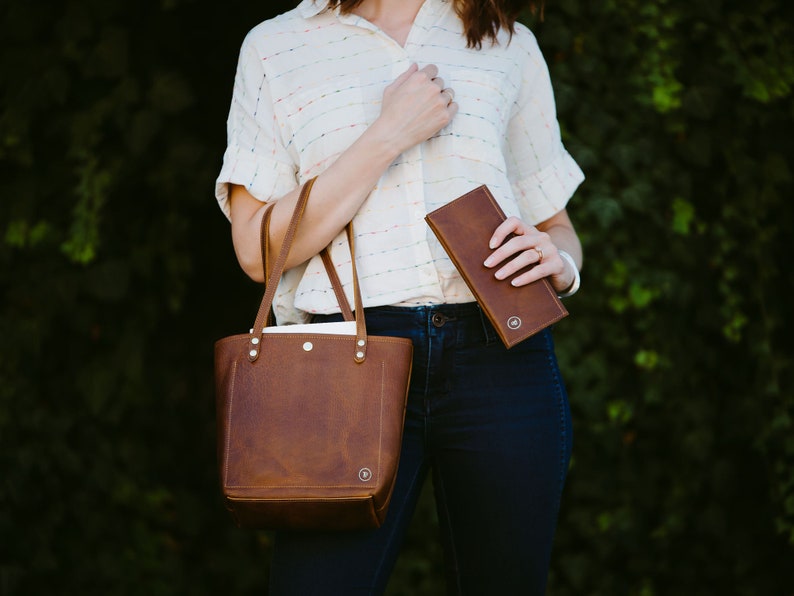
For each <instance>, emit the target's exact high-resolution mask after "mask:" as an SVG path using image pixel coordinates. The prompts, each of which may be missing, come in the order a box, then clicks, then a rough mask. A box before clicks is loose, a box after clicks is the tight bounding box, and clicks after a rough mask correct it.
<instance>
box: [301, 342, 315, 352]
mask: <svg viewBox="0 0 794 596" xmlns="http://www.w3.org/2000/svg"><path fill="white" fill-rule="evenodd" d="M313 347H314V344H312V342H310V341H307V342H306V343H305V344H303V349H304V350H305V351H306V352H311V351H312V348H313Z"/></svg>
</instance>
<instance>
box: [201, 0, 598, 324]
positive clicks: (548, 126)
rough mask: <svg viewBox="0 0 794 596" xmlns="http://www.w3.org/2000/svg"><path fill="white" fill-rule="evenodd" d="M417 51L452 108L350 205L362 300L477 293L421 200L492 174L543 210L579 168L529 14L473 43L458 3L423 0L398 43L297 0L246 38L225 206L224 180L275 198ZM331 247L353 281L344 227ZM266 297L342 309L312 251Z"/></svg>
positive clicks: (543, 214)
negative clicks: (451, 98) (527, 22)
mask: <svg viewBox="0 0 794 596" xmlns="http://www.w3.org/2000/svg"><path fill="white" fill-rule="evenodd" d="M414 62H415V63H417V64H418V65H419V66H420V67H422V66H424V65H426V64H429V63H432V64H435V65H436V66H438V69H439V76H440V77H441V78H443V80H444V82H445V85H446V86H448V87H451V88H452V89H453V90H454V92H455V101H456V102H457V104H458V106H459V110H458V113H457V114H456V115H455V117H454V118H453V120H452V122H451V123H450V125H449V126H447V127H446V128H444V129H442V130H441V131H439V132H438V133H437V134H436V135H435V136H433V137H432V138H431V139H429V140H427V141H426V142H424V143H422V144H420V145H418V146H415V147H413V148H411V149H409V150H408V151H406V152H404V153H402V154H401V155H400V156H399V157H398V158H397V159H396V160H395V161H394V162H393V163H392V165H391V166H390V167H389V168H388V169H387V171H386V172H385V173H384V174H383V176H382V177H381V179H380V181H379V182H378V184H377V186H376V187H375V188H374V189H373V190H372V192H371V193H370V195H369V197H368V198H367V199H366V201H365V202H364V204H363V205H362V206H361V208H360V210H359V211H358V213H357V214H356V216H355V218H354V219H353V229H354V232H355V236H356V243H357V244H356V252H357V254H356V263H357V265H358V272H359V278H360V281H361V290H362V295H363V300H364V306H380V305H389V304H391V305H403V306H407V305H408V306H409V305H423V304H437V303H455V302H471V301H473V300H474V298H473V296H472V295H471V293H470V292H469V290H468V288H467V287H466V285H465V283H464V282H463V281H462V280H461V278H460V276H459V275H458V273H457V271H456V270H455V267H454V266H453V264H452V263H451V261H450V260H449V259H448V258H447V256H446V254H445V253H444V250H443V248H442V247H441V246H440V244H439V243H438V242H437V241H436V239H435V237H434V236H433V233H432V232H431V231H430V229H429V228H428V226H427V224H426V223H425V221H424V216H425V215H426V214H427V213H428V212H429V211H432V210H433V209H436V208H437V207H440V206H441V205H444V204H445V203H447V202H449V201H451V200H452V199H454V198H455V197H457V196H459V195H461V194H463V193H465V192H467V191H469V190H471V189H472V188H474V187H476V186H479V185H480V184H487V185H488V187H489V189H490V190H491V192H492V193H493V194H494V196H495V198H496V199H497V201H498V202H499V203H500V205H501V207H502V209H503V210H504V211H505V213H506V214H507V215H508V216H509V215H517V216H519V217H521V218H522V219H523V220H524V221H526V222H527V223H530V224H537V223H539V222H542V221H544V220H546V219H548V218H549V217H551V216H553V215H554V214H555V213H557V212H559V211H560V210H562V209H563V208H564V207H565V206H566V204H567V202H568V200H569V198H570V197H571V195H572V194H573V192H574V191H575V189H576V188H577V187H578V186H579V184H581V182H582V181H583V180H584V175H583V173H582V171H581V169H580V168H579V167H578V165H577V164H576V163H575V162H574V160H573V159H572V158H571V157H570V155H569V154H568V153H567V151H566V150H565V148H564V147H563V145H562V142H561V140H560V130H559V126H558V124H557V120H556V110H555V105H554V97H553V92H552V88H551V82H550V80H549V73H548V68H547V66H546V63H545V61H544V59H543V56H542V54H541V52H540V49H539V48H538V45H537V42H536V40H535V37H534V36H533V35H532V33H531V32H530V31H529V30H528V29H527V28H526V27H524V26H523V25H521V24H518V23H517V24H516V32H515V35H514V36H513V38H512V40H511V41H510V42H509V43H508V36H507V35H506V34H504V33H503V34H500V37H499V44H498V45H492V44H491V43H490V41H489V40H487V39H486V40H484V41H483V47H482V49H481V50H476V49H470V48H467V47H466V38H465V35H464V34H463V30H462V26H461V22H460V20H459V18H458V17H457V15H456V14H455V12H454V10H453V7H452V3H451V2H449V1H447V0H425V3H424V5H423V6H422V8H421V10H420V11H419V14H418V15H417V17H416V20H415V22H414V24H413V27H412V29H411V31H410V34H409V35H408V39H407V41H406V43H405V46H404V47H401V46H400V45H399V44H398V43H397V42H395V41H394V40H393V39H392V38H391V37H389V36H388V35H386V34H385V33H384V32H382V31H381V30H380V29H378V28H377V27H376V26H375V25H373V24H372V23H370V22H369V21H367V20H365V19H363V18H361V17H359V16H356V15H341V14H339V11H338V9H336V10H332V9H329V8H328V6H327V0H303V2H301V4H300V5H299V6H298V7H296V8H295V9H293V10H291V11H289V12H287V13H285V14H283V15H280V16H278V17H276V18H274V19H271V20H268V21H265V22H263V23H261V24H260V25H258V26H257V27H255V28H254V29H253V30H251V32H250V33H249V34H248V35H247V37H246V38H245V41H244V42H243V46H242V49H241V52H240V58H239V63H238V67H237V73H236V77H235V82H234V91H233V96H232V104H231V109H230V112H229V119H228V146H227V148H226V152H225V154H224V157H223V166H222V169H221V172H220V174H219V176H218V179H217V184H216V190H215V192H216V197H217V199H218V202H219V204H220V206H221V208H222V209H223V211H224V213H226V215H227V217H228V215H229V207H228V201H227V199H228V192H229V183H232V184H239V185H242V186H244V187H245V188H247V189H248V191H249V192H250V193H251V194H252V195H253V196H254V197H256V198H257V199H259V200H261V201H270V200H274V199H277V198H279V197H281V196H283V195H285V194H287V193H288V192H289V191H290V190H292V189H293V188H295V187H296V186H297V185H298V184H300V183H302V182H304V181H305V180H307V179H308V178H310V177H312V176H316V175H318V174H320V173H321V172H322V171H323V170H325V168H327V167H328V165H329V164H331V163H332V162H333V161H334V159H335V158H336V157H337V156H338V155H339V154H340V153H341V152H342V151H344V150H345V149H346V148H347V147H349V146H350V145H351V144H352V143H353V142H354V141H355V140H356V139H357V138H358V136H359V135H361V133H362V132H363V131H364V130H365V129H366V128H367V127H368V126H369V125H370V124H372V122H373V121H374V120H375V119H376V118H377V117H378V115H379V113H380V104H381V98H382V95H383V90H384V88H385V87H386V86H387V85H388V84H390V83H391V82H392V81H393V80H394V79H396V78H397V77H398V76H399V75H400V74H401V73H402V72H404V71H405V70H406V69H407V68H408V67H409V66H410V64H412V63H414ZM310 200H311V199H310ZM485 240H486V241H487V239H485ZM331 254H332V257H333V260H334V263H335V264H336V266H337V268H338V271H339V275H340V277H341V279H342V281H343V283H344V285H345V289H346V291H348V295H350V293H351V292H350V278H351V275H350V256H349V252H348V249H347V243H346V241H345V240H344V233H342V234H340V235H339V237H338V238H337V239H335V240H334V241H333V243H332V249H331ZM274 310H275V313H276V317H277V319H278V322H279V324H286V323H296V322H304V321H305V320H306V318H307V316H308V314H310V313H323V314H327V313H331V312H338V311H339V308H338V305H337V301H336V298H335V296H334V293H333V291H332V290H331V287H330V283H329V281H328V278H327V276H326V274H325V272H324V269H323V266H322V262H321V260H320V258H319V257H314V258H312V259H310V260H309V261H308V262H307V263H305V264H303V265H301V266H298V267H295V268H294V269H291V270H290V271H288V272H286V273H285V275H284V277H283V278H282V280H281V283H280V284H279V290H278V292H277V295H276V299H275V302H274Z"/></svg>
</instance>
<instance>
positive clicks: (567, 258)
mask: <svg viewBox="0 0 794 596" xmlns="http://www.w3.org/2000/svg"><path fill="white" fill-rule="evenodd" d="M557 253H558V254H559V255H560V258H561V259H562V260H563V262H565V263H568V265H570V266H571V269H572V270H573V281H572V282H571V284H570V285H569V286H568V287H567V288H566V289H564V290H563V291H562V292H557V296H559V297H560V298H567V297H568V296H573V295H574V294H576V292H578V291H579V286H580V285H581V282H582V279H581V276H580V275H579V268H578V267H577V266H576V262H575V261H574V260H573V257H572V256H571V255H569V254H568V253H567V252H565V251H564V250H558V251H557Z"/></svg>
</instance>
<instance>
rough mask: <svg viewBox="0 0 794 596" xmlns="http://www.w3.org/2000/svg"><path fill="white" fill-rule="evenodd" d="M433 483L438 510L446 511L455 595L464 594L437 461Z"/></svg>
mask: <svg viewBox="0 0 794 596" xmlns="http://www.w3.org/2000/svg"><path fill="white" fill-rule="evenodd" d="M432 467H433V470H434V472H435V473H434V474H433V482H434V483H436V508H437V509H443V511H444V518H445V522H446V523H445V524H444V525H445V526H446V528H447V531H448V532H449V551H450V552H449V553H447V555H448V556H449V557H450V559H451V560H452V566H453V568H454V571H455V586H454V587H455V594H462V593H463V589H462V587H461V584H460V564H459V562H458V551H457V548H456V546H455V533H454V529H453V527H452V519H451V518H450V515H449V508H448V507H447V492H446V488H445V487H444V480H443V478H442V475H441V466H440V465H439V464H438V462H437V461H434V462H433V466H432ZM447 581H449V577H447ZM451 587H452V586H449V585H448V586H447V592H448V593H450V589H451Z"/></svg>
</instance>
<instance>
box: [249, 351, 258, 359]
mask: <svg viewBox="0 0 794 596" xmlns="http://www.w3.org/2000/svg"><path fill="white" fill-rule="evenodd" d="M248 355H249V356H251V358H253V357H254V356H256V350H251V351H250V352H249V353H248Z"/></svg>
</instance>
